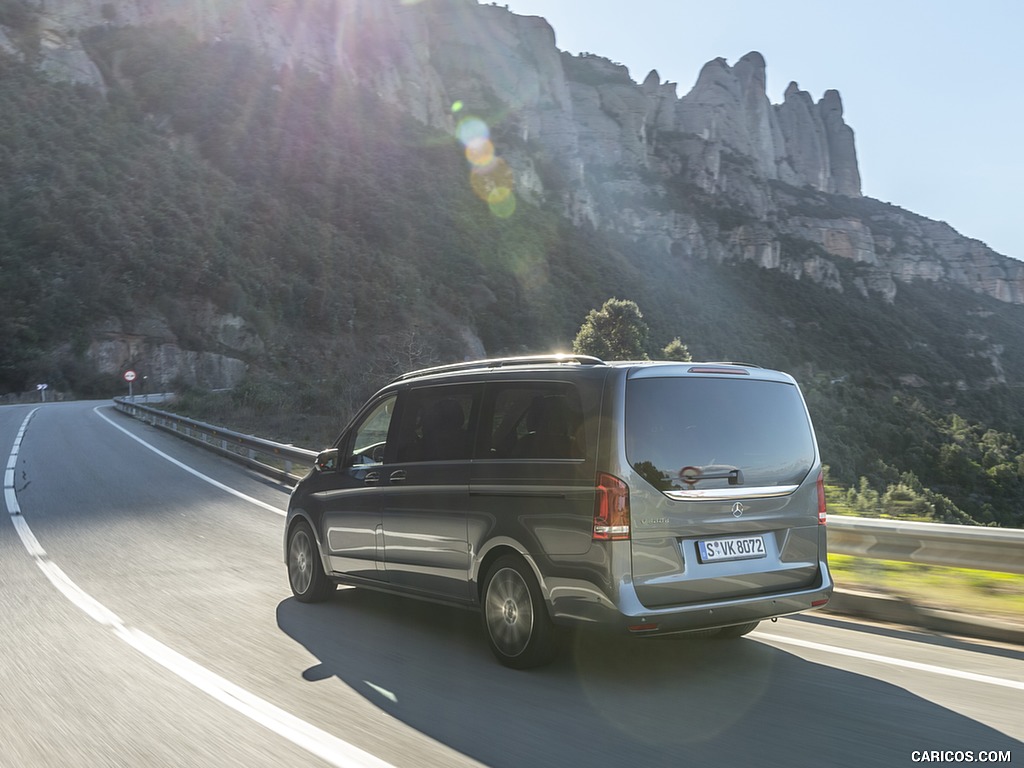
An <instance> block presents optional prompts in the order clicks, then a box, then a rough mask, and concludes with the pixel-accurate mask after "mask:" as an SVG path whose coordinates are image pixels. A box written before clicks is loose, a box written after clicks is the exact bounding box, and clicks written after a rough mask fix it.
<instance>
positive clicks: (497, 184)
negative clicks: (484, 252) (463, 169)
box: [452, 101, 516, 219]
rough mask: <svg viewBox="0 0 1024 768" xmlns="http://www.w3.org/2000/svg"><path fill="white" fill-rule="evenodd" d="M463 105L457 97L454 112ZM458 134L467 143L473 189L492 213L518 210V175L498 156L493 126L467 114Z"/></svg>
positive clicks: (501, 214)
mask: <svg viewBox="0 0 1024 768" xmlns="http://www.w3.org/2000/svg"><path fill="white" fill-rule="evenodd" d="M462 107H463V104H462V102H461V101H456V102H455V103H454V104H452V112H461V111H462ZM455 137H456V138H457V139H458V140H459V141H460V142H461V143H462V145H463V147H465V154H466V160H467V161H469V164H470V168H471V170H470V174H469V184H470V187H472V189H473V192H474V193H475V194H476V196H477V197H479V198H480V199H481V200H483V201H484V202H485V203H487V206H488V208H490V210H491V213H492V214H494V215H495V216H497V217H498V218H502V219H507V218H508V217H510V216H511V215H512V214H513V213H515V210H516V196H515V194H513V189H514V188H515V175H514V174H513V173H512V169H511V168H510V167H509V165H508V163H506V162H505V161H504V160H502V159H501V158H500V157H498V156H497V152H496V150H495V148H494V142H492V141H491V129H490V128H489V127H488V125H487V123H486V122H484V121H483V120H481V119H480V118H479V117H473V116H471V115H467V116H465V117H463V118H462V119H461V120H459V122H458V124H457V125H456V126H455Z"/></svg>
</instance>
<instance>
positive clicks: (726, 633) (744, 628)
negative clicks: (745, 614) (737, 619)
mask: <svg viewBox="0 0 1024 768" xmlns="http://www.w3.org/2000/svg"><path fill="white" fill-rule="evenodd" d="M760 623H761V622H760V621H751V622H750V623H748V624H734V625H733V626H731V627H722V628H721V629H720V630H718V636H719V637H721V638H723V639H726V640H730V639H735V638H737V637H743V636H744V635H746V634H748V633H750V632H753V631H754V630H755V629H757V625H758V624H760Z"/></svg>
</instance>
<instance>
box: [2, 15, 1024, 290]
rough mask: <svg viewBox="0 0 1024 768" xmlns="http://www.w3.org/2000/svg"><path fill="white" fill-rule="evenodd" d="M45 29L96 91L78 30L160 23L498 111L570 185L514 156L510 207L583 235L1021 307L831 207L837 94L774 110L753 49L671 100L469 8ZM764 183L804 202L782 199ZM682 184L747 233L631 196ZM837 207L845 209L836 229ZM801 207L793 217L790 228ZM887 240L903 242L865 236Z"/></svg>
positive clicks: (445, 111)
mask: <svg viewBox="0 0 1024 768" xmlns="http://www.w3.org/2000/svg"><path fill="white" fill-rule="evenodd" d="M8 1H9V2H10V1H13V0H8ZM38 19H39V21H38V26H37V29H38V36H39V38H38V43H37V46H38V47H37V49H36V53H35V54H34V55H35V56H36V58H37V61H38V66H39V67H40V68H41V69H42V70H43V71H45V72H47V73H49V74H51V75H54V76H64V77H66V78H68V79H71V80H74V81H77V82H85V83H88V84H91V85H95V86H98V87H101V88H105V87H107V82H106V79H105V77H104V75H103V73H101V71H100V69H99V67H98V66H97V65H96V62H95V61H93V60H92V58H90V57H89V55H88V52H87V51H85V49H84V48H83V46H82V43H81V37H80V35H78V34H77V33H76V30H78V29H82V28H87V27H89V26H94V25H106V26H118V25H140V24H141V25H146V24H153V23H159V22H168V21H171V22H174V23H178V24H181V25H183V26H185V27H186V28H188V29H190V30H191V31H192V32H194V33H195V34H196V35H197V36H198V37H199V39H201V40H203V39H205V40H208V41H224V42H242V43H244V44H246V45H250V46H254V47H255V48H256V49H257V50H260V51H261V52H262V53H264V54H265V55H267V56H268V57H269V58H270V59H271V60H272V61H274V62H275V64H276V65H277V66H278V67H281V68H291V67H295V66H302V67H306V68H309V69H310V70H311V71H313V72H316V73H317V74H318V75H320V76H321V77H324V78H327V79H330V80H333V81H337V80H344V81H347V82H350V83H353V84H359V85H360V86H361V87H368V88H370V89H371V90H373V91H374V92H375V93H376V94H377V95H378V96H379V97H380V98H381V99H383V100H384V101H385V102H387V103H389V104H392V105H394V106H396V107H398V108H400V109H402V110H404V111H406V112H407V113H408V114H409V115H410V116H412V117H413V118H415V119H416V120H419V121H420V122H423V123H424V124H425V125H427V126H429V127H432V128H435V129H437V130H442V131H446V132H449V133H451V132H454V130H455V128H456V125H457V122H458V115H456V114H454V113H453V112H452V110H451V105H452V104H453V103H456V102H462V103H463V104H465V105H467V108H468V109H471V110H477V111H482V112H487V111H490V112H492V113H501V115H502V121H503V125H502V131H503V133H504V134H505V135H508V136H510V137H515V138H516V139H518V140H520V141H521V142H522V143H523V144H526V145H527V146H535V147H537V148H538V149H539V151H540V152H542V153H544V154H545V155H546V156H547V157H548V158H550V162H551V163H553V164H554V165H555V166H558V167H559V170H560V172H561V173H562V174H563V175H564V177H565V179H566V186H567V189H566V190H564V191H561V192H560V193H558V194H552V193H551V190H547V189H545V188H544V187H543V183H542V182H540V181H539V180H538V178H537V175H536V173H535V162H534V160H533V158H532V157H531V156H530V155H531V154H533V153H532V152H530V151H526V152H524V151H515V150H513V149H512V148H511V147H508V148H505V151H504V153H503V156H504V157H505V159H506V160H507V161H508V163H509V165H510V167H511V169H512V171H513V172H514V173H515V176H516V188H517V190H518V191H519V192H520V194H522V195H523V196H524V197H525V198H527V199H530V200H533V201H534V202H538V201H540V202H543V203H545V204H557V205H559V206H560V208H561V210H562V211H563V212H564V213H566V215H568V216H570V217H571V218H572V219H573V220H574V221H576V222H577V223H579V222H581V221H589V222H590V223H592V224H594V225H595V226H597V227H599V228H600V227H610V228H614V229H616V230H618V231H624V232H627V233H628V234H631V235H632V236H635V237H637V238H642V239H645V240H646V241H647V245H648V247H655V248H657V247H668V248H669V249H670V250H674V251H676V252H679V253H690V254H692V253H697V254H707V255H708V256H709V257H711V258H733V259H753V260H755V261H756V262H758V263H760V264H761V265H762V266H765V267H767V268H779V269H784V270H785V271H787V272H789V273H791V274H794V275H796V274H801V275H803V276H804V277H805V278H806V279H811V280H816V279H827V280H829V281H830V283H831V284H833V285H836V286H837V287H838V286H839V284H840V283H839V282H837V277H836V272H835V270H833V269H831V268H830V267H829V266H828V265H827V264H825V263H824V262H823V261H822V259H824V260H825V261H828V260H834V259H850V260H852V261H853V262H854V263H856V264H858V265H860V270H859V271H860V274H859V275H858V277H857V278H856V279H855V280H854V282H853V284H852V285H846V286H844V287H845V289H846V290H851V289H852V290H858V291H875V292H878V293H879V294H880V295H882V296H883V297H884V298H885V299H886V300H888V301H891V300H893V299H894V298H895V296H896V294H897V292H898V287H899V285H900V284H901V283H905V282H907V281H908V280H911V279H918V278H919V279H924V280H949V281H951V282H954V283H957V284H960V285H963V286H965V287H967V288H969V289H970V290H974V291H979V292H984V293H988V294H989V295H991V296H994V297H995V298H997V299H999V300H1000V301H1007V302H1010V303H1014V304H1020V303H1024V262H1020V261H1016V260H1014V259H1011V258H1009V257H1006V256H1003V255H1000V254H997V253H996V252H995V251H993V250H992V249H990V248H988V247H987V246H985V245H984V244H983V243H981V242H980V241H977V240H974V239H972V238H969V237H964V236H962V235H960V233H958V232H956V230H954V229H953V228H952V227H949V225H946V224H944V223H943V222H934V223H930V224H929V223H927V222H929V221H930V220H927V219H925V218H924V217H917V216H916V215H913V216H910V217H908V216H906V215H904V214H902V213H897V214H893V212H892V211H891V209H890V208H889V207H887V206H885V205H884V204H882V205H880V206H879V207H877V208H874V209H871V210H869V211H868V212H866V213H859V212H851V211H850V210H849V207H848V206H846V205H845V204H843V203H842V198H861V189H860V171H859V167H858V165H857V156H856V147H855V142H854V134H853V130H852V129H851V128H850V127H849V126H848V125H847V124H846V123H845V121H844V120H843V106H842V99H841V97H840V95H839V93H838V91H835V90H827V91H826V92H825V93H824V95H823V96H822V98H821V99H820V100H819V101H817V102H814V100H813V99H812V97H811V96H810V94H809V93H807V92H806V91H801V90H800V89H799V86H798V85H797V84H796V83H795V82H794V83H791V84H790V85H789V87H788V88H787V89H786V91H785V95H784V100H783V102H782V103H781V104H774V105H773V104H770V102H769V100H768V98H767V95H766V93H765V68H766V62H765V61H764V58H763V57H762V56H761V55H760V54H759V53H757V52H750V53H748V54H746V55H744V56H743V57H741V58H740V59H739V60H738V61H737V62H736V64H734V65H732V66H730V65H729V64H728V63H727V61H726V60H725V59H724V58H718V59H714V60H712V61H710V62H708V63H707V64H706V65H705V66H704V67H703V68H702V70H701V72H700V73H699V75H698V77H697V80H696V82H695V84H694V86H693V88H692V89H691V90H690V91H688V92H687V93H686V94H684V95H683V96H681V97H677V96H676V85H675V84H672V83H664V84H663V83H660V82H658V78H657V76H656V73H655V72H653V71H652V73H650V74H648V76H647V77H646V78H645V79H644V81H643V82H642V83H640V84H638V83H636V82H634V81H633V80H632V78H631V77H630V75H629V73H628V70H627V69H626V68H625V67H623V66H622V65H617V64H614V63H612V62H610V61H608V60H607V59H603V58H602V57H600V56H596V55H592V54H586V55H582V56H578V57H573V56H571V55H568V54H564V53H563V52H560V51H559V50H558V49H557V47H556V41H555V34H554V31H553V30H552V28H551V27H550V25H549V24H548V23H547V22H546V21H545V20H543V19H541V18H539V17H528V16H517V15H515V14H514V13H512V12H510V11H508V10H506V9H504V8H500V7H498V6H497V5H478V4H477V3H476V2H475V0H433V2H423V3H418V4H411V5H406V4H399V3H391V2H379V0H345V1H344V2H320V3H317V2H283V1H280V2H279V1H275V0H255V1H254V2H250V3H246V4H245V5H243V6H235V7H232V8H230V9H229V8H228V7H226V6H218V5H216V4H209V3H203V2H200V0H187V1H185V2H166V1H165V2H160V1H159V0H112V1H110V2H97V0H49V2H47V3H46V4H45V7H42V10H40V11H39V16H38ZM0 30H2V28H0ZM11 38H12V35H10V34H7V35H4V36H0V48H6V49H7V50H9V51H14V52H17V51H18V50H19V49H18V46H16V45H14V44H13V43H12V42H11ZM5 41H6V42H5ZM25 56H26V57H28V55H27V54H25ZM652 75H654V79H652ZM651 173H653V174H654V175H655V178H654V179H651V177H650V175H649V174H651ZM594 176H600V177H602V180H601V181H600V182H594V181H593V177H594ZM640 177H643V187H644V189H643V191H642V194H640V195H637V194H635V192H636V186H637V185H636V182H637V180H638V178H640ZM775 182H781V183H782V184H784V185H787V186H788V187H792V188H793V190H792V191H795V192H797V195H796V196H798V197H803V199H801V200H798V201H793V200H792V199H791V198H792V197H793V195H791V194H789V192H790V191H783V192H782V193H777V192H776V191H775V190H773V188H772V187H771V184H772V183H775ZM678 184H693V185H696V187H697V188H698V189H699V190H701V191H702V192H704V193H706V194H708V195H711V196H712V197H715V198H719V199H727V200H728V202H729V205H730V206H732V207H733V208H735V209H736V210H737V211H742V212H743V213H744V214H745V215H747V216H749V217H750V218H751V219H752V223H751V225H750V226H743V225H740V226H737V227H733V228H732V229H729V230H726V231H723V230H722V228H714V227H708V226H706V224H705V223H704V222H702V221H701V220H700V217H691V216H687V215H686V212H685V211H680V210H674V211H664V210H658V209H657V208H655V209H654V210H652V209H651V206H649V205H647V204H645V203H644V201H643V199H642V198H643V197H646V196H647V195H648V194H649V190H650V187H651V186H653V187H654V188H655V189H656V190H659V194H661V195H662V196H664V194H665V191H664V189H665V187H670V186H672V185H678ZM801 191H810V192H812V194H810V195H803V196H801V195H799V192H801ZM830 196H838V198H835V197H830ZM638 198H640V199H638ZM864 199H865V200H870V198H864ZM602 200H605V201H607V202H605V203H604V204H602ZM814 208H817V209H818V210H817V211H815V210H813V209H814ZM837 208H839V209H845V210H841V211H839V212H840V214H841V215H839V216H836V215H834V213H835V211H834V209H837ZM829 209H833V210H832V211H830V210H829ZM794 210H800V211H801V212H802V213H803V214H804V215H802V216H798V217H795V218H797V220H795V221H793V220H792V219H793V218H794V216H793V211H794ZM806 214H811V215H806ZM893 226H897V227H902V228H905V229H907V230H908V232H909V233H910V235H911V237H908V238H905V239H904V240H902V241H898V240H897V239H895V238H892V237H887V236H885V235H884V234H881V235H880V236H876V235H875V232H876V230H877V231H882V230H885V229H886V228H892V227H893ZM631 227H632V228H633V230H634V231H633V232H632V233H629V229H630V228H631ZM809 233H810V234H811V237H810V238H809V239H810V241H811V242H816V243H817V244H818V245H820V246H821V247H822V248H823V249H824V251H825V253H823V254H821V256H820V258H817V259H812V260H810V261H805V260H802V259H799V258H798V257H796V255H795V254H792V253H786V249H784V248H783V247H782V243H783V241H782V240H781V239H780V236H794V237H798V238H800V239H806V238H807V237H808V234H809ZM823 276H824V277H823Z"/></svg>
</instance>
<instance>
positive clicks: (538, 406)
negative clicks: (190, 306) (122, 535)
mask: <svg viewBox="0 0 1024 768" xmlns="http://www.w3.org/2000/svg"><path fill="white" fill-rule="evenodd" d="M825 522H826V513H825V496H824V487H823V484H822V468H821V458H820V456H819V454H818V448H817V443H816V441H815V437H814V430H813V427H812V425H811V421H810V418H809V416H808V413H807V408H806V406H805V404H804V400H803V397H802V395H801V393H800V389H799V387H798V386H797V383H796V382H795V381H794V380H793V378H792V377H790V376H789V375H787V374H785V373H780V372H777V371H771V370H765V369H762V368H758V367H756V366H750V365H740V364H727V363H677V362H603V361H601V360H598V359H596V358H592V357H586V356H580V355H564V356H563V355H560V356H542V357H527V358H507V359H496V360H482V361H478V362H472V363H459V364H455V365H448V366H441V367H437V368H431V369H427V370H423V371H417V372H414V373H410V374H407V375H405V376H402V377H400V378H399V379H397V380H395V381H394V382H392V383H391V384H389V385H388V386H386V387H384V388H383V389H382V390H381V391H380V392H378V393H377V394H376V395H374V396H373V397H372V398H371V399H370V400H369V402H367V403H366V405H365V406H364V407H363V408H362V409H361V410H360V411H359V412H358V413H357V414H356V415H355V417H354V418H353V420H352V422H351V423H350V424H349V425H348V427H347V428H346V429H345V430H344V431H343V432H342V434H341V436H340V437H339V438H338V440H337V442H336V443H335V444H334V446H333V447H332V448H330V449H328V450H325V451H323V452H322V453H321V454H320V455H319V456H318V458H317V460H316V465H315V467H314V468H313V469H312V471H310V473H309V474H308V475H307V476H306V477H305V478H304V479H303V480H301V481H300V482H299V483H298V485H297V486H296V487H295V490H294V492H293V493H292V496H291V499H290V502H289V505H288V516H287V521H286V526H285V562H286V564H287V568H288V575H289V579H290V582H291V587H292V591H293V593H294V595H295V597H296V598H297V599H298V600H300V601H303V602H313V601H319V600H324V599H326V598H327V597H328V596H329V595H330V593H331V592H332V591H333V590H334V587H335V585H336V584H339V583H343V584H348V585H355V586H359V587H369V588H374V589H379V590H386V591H389V592H395V593H400V594H403V595H407V596H410V597H419V598H426V599H430V600H441V601H445V602H449V603H452V604H456V605H463V606H468V607H472V608H475V609H477V610H478V611H479V612H480V613H481V615H482V620H483V625H484V627H485V629H486V632H487V637H488V639H489V642H490V646H491V649H492V651H493V652H494V654H495V656H496V657H497V658H498V660H499V661H501V662H502V663H503V664H506V665H507V666H510V667H517V668H525V667H532V666H537V665H540V664H543V663H545V662H547V661H549V660H550V659H551V658H552V657H553V655H554V654H555V652H556V649H557V648H558V645H559V643H558V639H559V636H560V634H561V633H562V632H563V631H564V630H565V629H567V628H570V627H587V626H594V625H599V626H603V627H611V628H618V629H619V630H621V631H622V632H624V633H631V634H633V635H636V636H651V635H663V634H670V633H679V632H693V631H703V632H704V633H705V634H717V635H718V636H721V637H739V636H740V635H743V634H746V633H747V632H749V631H751V630H752V629H754V627H756V626H757V624H758V622H759V621H761V620H762V619H767V618H775V617H778V616H782V615H785V614H792V613H797V612H800V611H806V610H809V609H812V608H816V607H819V606H822V605H824V604H825V603H826V602H827V601H828V599H829V595H830V594H831V591H832V580H831V577H830V575H829V571H828V566H827V558H826V536H825V531H826V526H825ZM709 630H710V631H709Z"/></svg>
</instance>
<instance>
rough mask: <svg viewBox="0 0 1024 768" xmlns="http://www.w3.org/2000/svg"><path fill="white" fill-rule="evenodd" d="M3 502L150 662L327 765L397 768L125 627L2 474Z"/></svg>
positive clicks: (94, 614) (39, 555)
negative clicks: (78, 577)
mask: <svg viewBox="0 0 1024 768" xmlns="http://www.w3.org/2000/svg"><path fill="white" fill-rule="evenodd" d="M36 410H38V409H36ZM33 414H35V410H33V411H32V412H31V413H29V415H28V416H26V417H25V421H24V422H23V423H22V425H21V430H20V431H19V432H18V437H17V439H16V440H15V441H14V445H13V447H12V448H11V454H10V459H9V460H8V464H9V465H11V466H13V465H14V464H15V463H16V462H17V459H18V453H19V451H20V450H21V442H22V438H23V436H24V434H25V430H26V428H27V427H28V422H29V420H30V419H31V418H32V416H33ZM98 415H99V416H101V417H102V418H104V419H106V421H108V422H110V423H111V424H113V425H114V426H115V427H117V428H118V429H120V430H121V431H122V432H125V433H126V434H128V435H129V436H130V437H132V438H133V439H135V440H138V442H140V443H142V444H143V445H145V446H146V447H147V448H149V449H150V450H152V451H154V452H155V453H157V454H159V455H160V456H162V457H164V458H165V459H167V460H168V461H171V462H172V463H173V464H176V465H178V466H180V467H182V468H183V469H186V470H188V471H189V472H191V473H192V474H194V475H196V476H198V477H200V478H202V479H204V480H206V481H207V482H210V483H212V484H213V485H216V486H217V487H219V488H224V489H225V490H229V491H233V489H229V488H227V486H224V485H223V484H222V483H219V482H217V481H216V480H213V479H212V478H208V477H206V476H205V475H202V474H200V473H198V472H196V471H195V470H192V469H191V468H190V467H187V466H185V465H184V464H182V463H181V462H179V461H177V460H176V459H173V458H171V457H170V456H168V455H167V454H165V453H163V452H162V451H159V450H157V449H156V448H154V447H153V446H151V445H149V444H148V443H146V442H144V441H142V440H139V438H137V437H135V436H134V435H132V434H131V433H130V432H127V431H126V430H124V429H122V428H121V427H120V426H118V425H117V424H114V423H113V422H111V421H110V419H107V417H106V416H103V414H98ZM234 495H236V496H239V497H240V498H243V499H245V500H246V501H251V502H252V503H254V504H256V505H258V506H260V507H263V508H265V509H270V510H271V511H272V512H280V510H277V509H274V508H273V507H271V506H270V505H268V504H264V503H263V502H261V501H259V500H258V499H253V498H252V497H249V496H246V495H245V494H242V493H238V492H234ZM4 502H5V504H6V505H7V511H8V514H9V515H10V518H11V522H12V523H13V524H14V529H15V530H16V531H17V533H18V536H19V538H21V542H22V544H23V545H24V546H25V550H26V551H27V552H28V554H29V555H30V556H31V557H32V559H33V560H35V562H36V565H38V566H39V569H40V570H41V571H42V572H43V574H44V575H45V576H46V578H47V579H48V580H49V581H50V583H51V584H52V585H53V586H54V587H56V588H57V590H58V591H60V593H61V594H62V595H64V596H65V597H66V598H67V599H68V600H69V601H70V602H71V603H72V604H73V605H74V606H76V607H77V608H79V609H80V610H82V611H83V612H84V613H85V614H86V615H87V616H89V617H90V618H91V619H93V620H94V621H96V622H98V623H99V624H101V625H102V626H105V627H108V628H109V629H111V630H112V631H113V634H114V635H115V636H116V637H117V638H119V639H120V640H122V641H123V642H125V643H127V644H128V645H130V646H131V647H132V648H134V649H136V650H137V651H139V653H141V654H143V655H144V656H146V657H147V658H149V659H150V660H152V661H154V662H156V663H157V664H159V665H160V666H162V667H164V668H165V669H167V670H169V671H170V672H173V673H174V674H175V675H176V676H178V677H179V678H181V679H182V680H184V681H185V682H187V683H190V684H191V685H193V686H194V687H196V688H198V689H199V690H200V691H202V692H203V693H205V694H207V695H209V696H210V697H212V698H214V699H216V700H217V701H219V702H221V703H222V704H225V705H226V706H228V707H230V708H231V709H233V710H235V711H236V712H238V713H240V714H242V715H244V716H245V717H247V718H249V719H250V720H252V721H253V722H255V723H258V724H259V725H262V726H263V727H264V728H266V729H267V730H269V731H271V732H273V733H275V734H277V735H278V736H281V737H283V738H285V739H287V740H288V741H290V742H291V743H292V744H294V745H296V746H297V747H300V748H301V749H304V750H306V751H307V752H309V753H310V754H312V755H315V756H316V757H318V758H320V759H321V760H323V761H324V762H326V763H327V764H329V765H332V766H336V768H393V767H392V766H391V764H390V763H388V762H386V761H384V760H381V759H380V758H378V757H376V756H374V755H372V754H370V753H369V752H366V751H364V750H362V749H360V748H359V747H357V746H355V745H354V744H349V743H348V742H347V741H345V740H344V739H340V738H338V737H337V736H334V735H332V734H330V733H328V732H327V731H324V730H321V729H320V728H317V727H316V726H315V725H311V724H310V723H307V722H306V721H305V720H302V719H301V718H298V717H296V716H295V715H293V714H291V713H290V712H286V711H285V710H283V709H281V708H280V707H277V706H275V705H274V704H271V703H270V702H269V701H267V700H266V699H262V698H260V697H259V696H257V695H256V694H254V693H250V692H249V691H247V690H245V689H244V688H241V687H239V686H237V685H235V684H234V683H232V682H231V681H229V680H226V679H225V678H223V677H221V676H220V675H218V674H216V673H215V672H212V671H210V670H209V669H207V668H206V667H204V666H202V665H200V664H197V663H196V662H194V661H192V660H191V659H189V658H187V657H185V656H182V655H181V654H180V653H178V652H177V651H175V650H174V649H173V648H171V647H170V646H167V645H164V644H163V643H161V642H160V641H159V640H157V639H156V638H154V637H152V636H150V635H148V634H146V633H145V632H142V631H141V630H138V629H134V628H132V627H129V626H127V625H126V624H125V623H124V622H123V621H121V619H120V618H119V617H118V616H117V614H115V613H114V612H113V611H111V610H110V609H109V608H107V607H106V606H104V605H103V604H102V603H100V602H99V601H98V600H96V599H95V598H94V597H93V596H92V595H90V594H89V593H88V592H86V591H85V590H84V589H82V588H81V587H79V586H78V585H77V584H76V583H75V582H73V581H72V580H71V578H70V577H69V576H68V575H67V574H66V573H64V571H63V570H62V569H61V568H60V566H58V565H57V564H56V563H54V562H53V561H52V560H50V558H49V556H48V555H47V554H46V550H44V549H43V548H42V546H41V545H40V544H39V541H38V540H37V539H36V537H35V535H34V534H33V533H32V529H31V528H30V527H29V525H28V522H26V520H25V518H24V517H22V516H21V508H20V507H19V506H18V499H17V494H16V492H15V489H14V482H13V477H12V479H11V482H10V485H8V480H7V477H6V475H5V478H4Z"/></svg>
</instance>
